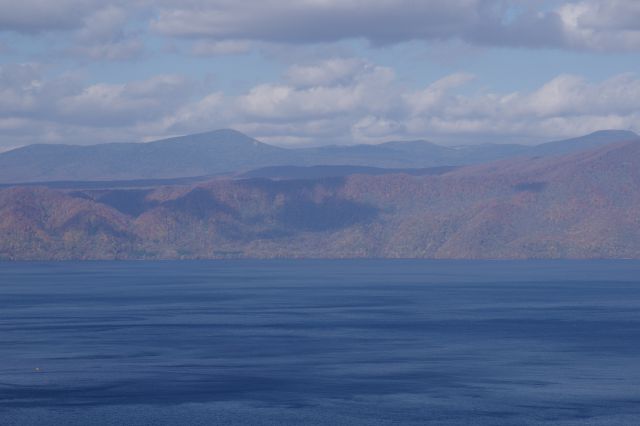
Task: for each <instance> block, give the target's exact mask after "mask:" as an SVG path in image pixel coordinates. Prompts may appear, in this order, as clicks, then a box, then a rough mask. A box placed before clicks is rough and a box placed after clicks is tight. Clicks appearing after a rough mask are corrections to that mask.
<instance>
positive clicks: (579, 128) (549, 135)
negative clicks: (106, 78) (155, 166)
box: [0, 57, 640, 146]
mask: <svg viewBox="0 0 640 426" xmlns="http://www.w3.org/2000/svg"><path fill="white" fill-rule="evenodd" d="M474 78H476V77H474V76H472V75H470V74H467V73H454V74H451V75H448V76H445V77H443V78H441V79H439V80H436V81H434V82H432V83H431V84H429V85H428V86H426V87H424V88H421V89H413V88H408V87H405V86H403V85H402V84H400V82H398V81H397V79H396V77H395V73H394V71H393V69H391V68H388V67H383V66H379V65H376V64H373V63H370V62H367V61H365V60H363V59H359V58H344V57H343V58H336V59H329V60H325V61H320V62H318V63H316V64H313V63H306V64H304V65H293V66H292V67H291V68H290V69H289V70H288V71H287V72H285V74H284V76H283V80H282V81H281V82H274V83H268V84H258V85H256V86H254V87H253V88H251V89H249V90H247V91H246V92H244V93H241V94H239V95H230V94H225V93H223V92H220V91H213V92H205V93H201V92H196V91H195V87H196V83H195V82H191V81H189V80H186V79H185V78H183V77H180V76H176V75H158V76H155V77H151V78H149V79H146V80H140V81H132V82H129V83H121V84H115V83H94V84H86V83H84V82H83V81H82V80H80V79H78V78H77V77H74V76H64V75H63V76H58V77H54V78H47V77H46V74H45V72H44V70H43V69H42V68H41V67H40V66H39V65H38V64H15V65H3V66H1V67H0V135H1V136H2V141H3V144H4V145H12V146H13V145H17V144H20V143H21V142H22V141H29V142H41V141H44V142H59V141H65V142H80V143H87V142H105V141H109V140H111V141H119V140H136V139H138V140H142V139H148V138H149V137H151V136H162V135H175V134H187V133H192V132H200V131H206V130H212V129H216V128H223V127H231V128H236V129H238V130H241V131H245V132H247V133H249V134H250V135H251V136H254V137H257V138H263V139H264V140H266V141H270V142H274V143H280V144H328V143H352V142H365V143H369V142H380V141H384V140H389V139H416V138H428V139H432V140H434V141H442V142H452V143H460V142H466V143H474V142H485V141H493V142H521V141H535V140H537V141H540V140H545V139H553V138H559V137H565V136H575V135H579V134H583V133H588V132H591V131H595V130H600V129H604V128H632V129H635V130H640V129H638V127H639V125H640V78H639V77H638V76H637V75H635V74H621V75H618V76H614V77H611V78H609V79H606V80H603V81H599V82H593V81H589V80H586V79H585V78H583V77H580V76H575V75H560V76H557V77H556V78H553V79H552V80H550V81H548V82H546V83H545V84H543V85H541V86H540V87H538V88H536V89H534V90H530V91H517V92H511V93H500V92H495V91H490V90H488V89H479V90H475V89H473V86H471V87H470V86H469V85H468V84H469V82H470V81H471V80H472V79H474Z"/></svg>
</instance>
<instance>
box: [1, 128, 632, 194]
mask: <svg viewBox="0 0 640 426" xmlns="http://www.w3.org/2000/svg"><path fill="white" fill-rule="evenodd" d="M637 138H638V135H636V134H635V133H633V132H630V131H620V130H607V131H600V132H596V133H592V134H589V135H586V136H582V137H579V138H573V139H567V140H562V141H555V142H549V143H544V144H541V145H537V146H525V145H514V144H509V145H502V144H482V145H468V146H461V147H446V146H442V145H437V144H434V143H431V142H428V141H424V140H417V141H394V142H387V143H382V144H379V145H351V146H324V147H319V148H301V149H285V148H279V147H275V146H272V145H268V144H265V143H262V142H259V141H257V140H255V139H253V138H251V137H249V136H247V135H244V134H242V133H240V132H237V131H234V130H217V131H213V132H207V133H200V134H195V135H188V136H181V137H175V138H170V139H163V140H159V141H155V142H148V143H110V144H99V145H88V146H78V145H46V144H38V145H30V146H26V147H23V148H18V149H15V150H12V151H8V152H5V153H2V154H0V183H5V184H6V183H19V182H23V183H26V182H50V181H97V180H102V181H112V180H133V179H138V180H140V179H175V178H186V177H196V176H208V175H214V174H221V173H237V172H246V171H249V170H252V169H258V168H263V167H269V166H287V165H289V166H291V165H295V166H317V165H325V166H338V165H340V166H363V167H377V168H413V169H423V168H431V167H440V166H458V165H465V164H477V163H482V162H486V161H492V160H496V159H502V158H509V157H515V156H525V157H536V156H552V155H560V154H565V153H570V152H576V151H580V150H583V149H590V148H594V147H598V146H601V145H606V144H609V143H615V142H622V141H628V140H634V139H637ZM332 173H333V172H332Z"/></svg>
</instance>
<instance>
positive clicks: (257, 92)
mask: <svg viewBox="0 0 640 426" xmlns="http://www.w3.org/2000/svg"><path fill="white" fill-rule="evenodd" d="M638 72H640V1H637V0H579V1H569V0H557V1H553V0H550V1H545V0H156V1H151V0H126V1H125V0H123V1H108V0H100V1H98V0H56V1H51V0H20V1H18V2H16V1H15V0H0V150H6V149H9V148H11V147H16V146H21V145H25V144H30V143H78V144H92V143H101V142H125V141H148V140H152V139H156V138H160V137H164V136H173V135H180V134H187V133H195V132H202V131H207V130H213V129H219V128H235V129H238V130H240V131H243V132H245V133H247V134H249V135H251V136H254V137H256V138H258V139H261V140H264V141H267V142H271V143H275V144H279V145H282V146H303V145H319V144H329V143H338V144H343V143H376V142H382V141H386V140H392V139H417V138H426V139H430V140H433V141H436V142H442V143H447V144H460V143H477V142H501V143H502V142H525V143H532V142H536V141H544V140H550V139H555V138H563V137H569V136H575V135H580V134H584V133H588V132H591V131H594V130H598V129H609V128H617V129H631V130H635V131H639V130H640V74H638Z"/></svg>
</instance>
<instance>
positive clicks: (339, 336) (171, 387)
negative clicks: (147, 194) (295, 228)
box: [0, 260, 640, 426]
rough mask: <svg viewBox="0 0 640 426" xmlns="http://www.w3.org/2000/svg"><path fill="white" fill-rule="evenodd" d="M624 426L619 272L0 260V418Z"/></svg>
mask: <svg viewBox="0 0 640 426" xmlns="http://www.w3.org/2000/svg"><path fill="white" fill-rule="evenodd" d="M425 423H432V424H437V425H631V424H640V262H638V261H522V262H520V261H419V260H416V261H413V260H335V261H326V260H318V261H312V260H300V261H244V260H237V261H235V260H228V261H227V260H225V261H184V262H86V263H75V262H62V263H0V424H1V425H3V426H6V425H165V424H167V425H174V424H175V425H190V424H194V425H211V424H224V425H254V424H255V425H283V424H285V425H286V424H305V425H391V424H406V425H421V424H425Z"/></svg>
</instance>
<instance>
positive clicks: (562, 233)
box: [0, 131, 640, 260]
mask: <svg viewBox="0 0 640 426" xmlns="http://www.w3.org/2000/svg"><path fill="white" fill-rule="evenodd" d="M205 135H208V136H205ZM205 135H198V136H194V137H190V138H196V139H197V138H198V137H199V138H201V139H200V142H202V143H200V142H197V141H194V140H193V139H189V141H186V142H189V143H188V144H187V145H188V146H192V147H194V148H193V150H192V151H189V150H187V151H189V152H188V153H182V154H180V155H182V157H179V158H180V159H182V160H180V161H185V163H184V164H186V160H184V159H186V158H189V156H196V151H198V152H200V151H199V150H200V149H201V147H200V145H205V146H206V147H209V148H210V147H211V146H213V145H215V144H213V143H208V142H207V141H208V140H209V138H211V137H213V136H215V137H221V136H220V135H227V136H228V137H229V138H232V137H233V138H236V137H237V138H239V140H240V141H241V142H240V143H239V145H240V147H239V148H238V150H243V152H247V153H249V152H252V153H254V154H255V153H257V152H258V151H259V152H262V153H263V154H264V157H260V156H258V155H257V154H255V156H253V157H252V156H251V155H254V154H251V155H249V154H247V155H248V157H247V158H242V157H240V156H236V157H235V161H236V162H235V163H233V167H232V166H231V165H230V166H229V167H230V168H229V169H228V170H226V171H229V172H231V171H233V172H234V173H233V174H231V175H224V176H217V177H212V178H209V179H207V180H204V181H190V180H182V181H176V182H168V183H167V182H165V184H160V185H158V184H148V182H147V184H145V185H143V184H140V185H138V186H135V185H129V186H125V187H119V186H118V185H117V184H114V185H104V186H91V185H86V184H83V183H82V182H79V183H78V185H76V186H74V185H73V184H69V185H67V186H63V187H59V188H56V187H46V186H41V185H13V186H9V187H6V188H4V189H1V190H0V259H6V260H27V259H56V260H62V259H181V258H228V257H252V258H274V257H289V258H301V257H316V258H344V257H391V258H454V259H455V258H465V259H470V258H471V259H476V258H478V259H480V258H482V259H487V258H489V259H494V258H495V259H524V258H640V215H639V214H638V212H640V140H638V137H637V136H636V135H635V134H629V133H627V132H598V133H595V134H592V135H589V136H586V137H583V138H579V139H573V140H566V141H559V142H552V143H548V144H543V145H538V146H534V147H521V146H519V145H510V146H506V147H502V146H494V145H491V146H485V147H483V146H480V147H462V148H457V149H455V148H446V147H440V146H437V145H433V144H429V143H427V142H423V141H418V142H391V143H387V144H382V145H377V146H371V147H369V146H356V147H329V148H313V149H308V150H302V151H303V154H304V155H309V157H306V158H309V159H311V158H314V157H313V156H312V155H311V154H308V153H310V152H316V153H321V154H318V157H317V161H321V162H322V163H324V164H323V165H322V166H321V167H316V166H311V167H306V166H305V163H304V162H303V163H300V162H297V163H289V164H288V165H278V164H271V165H269V164H265V163H266V162H268V161H274V162H276V163H277V161H280V160H277V161H276V160H275V158H276V157H278V156H279V155H280V154H281V153H282V152H285V153H287V154H286V155H289V151H293V152H294V154H295V155H300V154H299V153H297V152H296V150H285V149H282V148H275V147H271V146H269V145H265V144H261V143H260V142H257V141H254V140H252V139H250V138H246V137H243V136H242V135H240V134H238V133H235V132H230V131H223V132H222V133H219V132H216V133H213V134H205ZM212 135H213V136H212ZM216 135H217V136H216ZM182 142H185V141H182ZM182 142H181V141H180V140H167V141H161V142H156V143H150V144H147V146H145V147H144V148H138V147H129V146H128V145H127V146H125V147H114V146H111V145H109V146H97V147H91V148H89V147H86V148H85V147H82V148H80V149H78V152H84V154H82V155H88V154H86V151H83V150H85V149H88V150H91V149H98V150H100V149H103V150H106V151H104V152H105V156H106V155H107V152H111V153H112V151H111V150H112V149H123V150H128V149H132V150H133V149H144V150H151V149H152V148H153V149H155V148H154V146H156V147H157V149H158V150H159V151H162V155H158V156H157V157H156V158H162V156H164V155H165V153H166V151H164V150H170V149H176V150H177V148H175V146H176V145H177V144H180V143H182ZM234 143H235V142H233V141H232V139H228V140H227V142H226V143H224V144H221V145H224V146H226V148H225V149H224V150H223V149H218V150H217V153H218V154H219V153H220V152H223V151H224V152H227V153H230V152H234V150H235V148H233V146H234ZM114 145H115V144H114ZM209 148H208V149H209ZM46 149H50V148H49V147H44V146H37V147H33V148H29V147H27V148H22V149H19V150H16V151H12V152H9V153H6V154H3V156H0V158H2V161H5V163H2V164H9V163H6V161H9V160H7V159H6V158H13V159H14V160H12V161H15V159H17V158H19V157H20V156H23V155H26V154H25V153H29V152H32V153H38V152H41V150H46ZM51 149H52V150H53V151H55V152H57V154H56V155H63V154H61V153H62V152H63V151H65V150H66V149H70V150H71V151H73V152H76V151H74V150H75V149H76V148H75V147H74V148H69V147H54V148H51ZM254 149H255V151H254ZM30 150H31V151H30ZM177 151H179V150H177ZM210 151H211V152H213V151H214V150H213V149H212V148H211V149H210ZM146 152H150V151H146ZM383 152H387V153H389V152H393V153H394V154H393V155H390V156H389V157H384V155H382V153H383ZM431 152H441V153H443V154H442V157H441V158H436V157H435V154H434V158H429V155H430V154H429V153H431ZM474 152H475V153H474ZM507 152H508V153H507ZM322 153H325V154H326V155H327V156H326V157H324V159H323V157H322V155H324V154H322ZM338 153H340V154H338ZM356 153H357V155H356ZM400 153H404V154H402V155H405V156H404V157H402V155H401V154H400ZM407 153H410V154H407ZM445 153H446V154H445ZM456 153H458V154H456ZM454 154H455V155H458V157H457V158H458V159H459V161H458V163H454V162H453V161H452V159H454V158H456V157H455V155H454ZM65 155H66V154H65ZM110 155H114V157H113V158H116V157H115V154H113V153H112V154H110ZM121 155H124V154H121ZM272 155H273V157H270V156H272ZM304 155H303V156H302V157H297V158H304ZM447 155H450V157H448V159H446V160H443V159H442V158H444V157H446V156H447ZM5 156H7V157H5ZM176 156H178V154H176ZM377 156H379V158H378V157H377ZM394 156H396V157H394ZM35 157H36V156H35V154H34V156H33V158H35ZM38 158H40V160H39V161H41V163H40V164H44V162H45V160H44V157H38ZM56 158H58V157H56ZM65 158H66V157H65ZM87 158H88V157H87ZM121 158H124V156H123V157H121ZM191 158H195V157H191ZM216 158H219V157H216ZM356 158H360V159H362V161H363V162H364V159H365V158H366V159H367V161H369V163H366V166H363V165H362V164H353V163H355V159H356ZM374 158H378V160H379V161H380V163H375V162H374V161H373V159H374ZM401 158H404V159H405V160H402V161H405V162H403V163H402V165H403V166H411V168H408V169H405V168H404V167H397V164H396V163H395V162H396V161H400V159H401ZM462 158H464V159H465V160H464V161H463V160H462ZM480 158H482V160H480ZM487 158H488V160H487ZM328 159H332V164H328ZM58 160H59V158H58ZM138 160H139V159H135V158H128V159H127V160H126V161H128V162H130V163H128V164H129V166H128V167H132V166H131V164H133V163H135V162H137V161H138ZM245 160H246V161H245ZM249 160H250V161H249ZM34 161H35V160H34ZM47 161H51V162H50V163H48V164H53V165H55V164H58V163H63V161H62V160H60V161H58V162H56V161H53V160H47ZM77 161H80V155H79V154H78V156H76V157H73V160H68V162H67V163H66V164H72V162H77ZM154 161H156V160H154ZM229 161H231V160H229ZM251 161H255V162H253V163H251V164H250V162H251ZM342 161H344V162H345V163H347V164H344V165H340V163H341V162H342ZM441 161H442V162H446V164H444V163H442V162H441ZM101 162H102V164H104V165H105V166H104V168H103V169H102V172H101V173H103V174H102V175H100V176H98V175H92V176H93V178H96V179H98V178H100V179H103V178H105V177H106V176H107V174H106V172H107V171H109V170H111V169H109V170H108V168H107V164H111V163H110V162H107V161H106V159H105V158H102V159H101ZM240 163H242V164H240ZM349 163H352V164H349ZM30 164H31V165H29V166H28V167H27V166H26V165H25V167H24V170H25V174H24V175H22V178H21V179H26V178H27V176H30V179H33V180H36V179H42V180H44V177H45V176H46V177H47V178H48V179H49V178H50V179H69V178H70V177H76V178H78V177H80V176H82V178H83V179H87V177H88V175H85V174H83V173H85V172H84V171H87V172H88V171H89V170H90V169H89V168H85V169H82V170H84V171H83V172H82V174H81V173H79V172H77V171H73V170H72V171H69V173H75V174H73V176H71V175H64V174H63V173H62V171H63V170H64V168H63V167H61V166H60V167H59V168H56V167H53V168H50V169H45V168H44V167H43V168H42V169H40V170H42V171H43V173H41V174H40V175H38V176H35V175H34V174H31V175H27V174H26V170H28V168H29V167H33V164H35V162H32V163H30ZM73 164H76V163H73ZM145 164H147V166H148V167H149V168H148V169H140V170H148V171H149V172H150V171H151V170H152V168H151V164H154V163H153V162H152V161H149V162H147V163H145ZM194 164H195V165H194V166H193V168H192V169H190V170H191V172H192V173H193V175H194V176H195V175H197V174H198V173H200V174H207V173H209V174H211V173H213V172H214V171H213V170H214V169H212V168H207V167H205V166H206V165H207V161H206V159H202V158H198V162H196V163H194ZM216 164H219V163H216ZM291 164H295V166H291ZM254 166H259V167H263V168H262V169H258V170H250V169H251V168H253V167H254ZM336 166H338V167H336ZM445 166H446V167H445ZM109 167H111V166H109ZM167 167H169V166H167ZM173 167H174V168H172V169H170V172H166V171H162V172H163V173H166V174H164V175H162V178H164V179H169V178H170V177H178V176H181V175H182V174H183V172H184V169H180V168H178V166H173ZM180 167H182V166H180ZM216 167H218V166H216ZM264 167H267V168H264ZM391 167H393V168H391ZM245 168H246V170H245ZM121 170H122V171H123V174H121V175H118V177H125V176H130V177H133V175H129V174H127V173H129V172H130V170H129V169H127V168H121ZM136 170H137V169H136ZM217 170H218V172H220V173H222V172H223V171H225V170H223V169H221V168H218V169H217ZM44 171H46V173H44ZM3 173H4V174H3V176H4V177H3V179H4V180H10V179H11V176H10V175H9V174H7V173H6V171H4V170H3ZM110 173H111V172H110ZM144 173H147V172H144ZM108 177H109V178H110V179H113V178H114V177H115V176H114V175H113V174H109V175H108ZM135 177H136V178H142V177H144V178H159V177H160V176H159V175H153V176H146V175H145V176H140V175H136V176H135ZM26 180H28V179H26Z"/></svg>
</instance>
